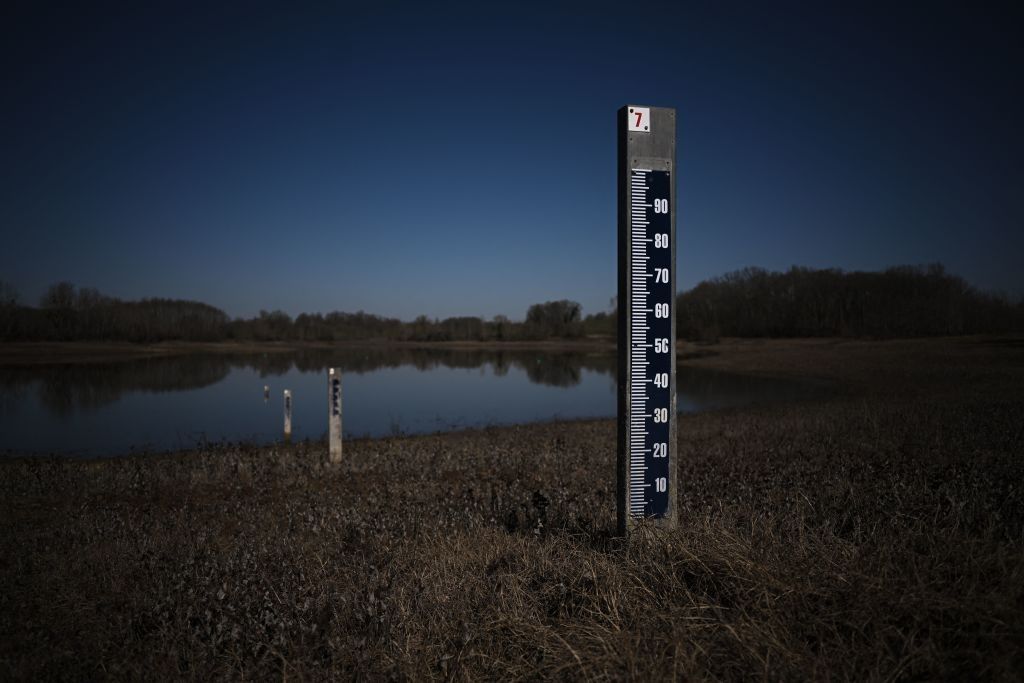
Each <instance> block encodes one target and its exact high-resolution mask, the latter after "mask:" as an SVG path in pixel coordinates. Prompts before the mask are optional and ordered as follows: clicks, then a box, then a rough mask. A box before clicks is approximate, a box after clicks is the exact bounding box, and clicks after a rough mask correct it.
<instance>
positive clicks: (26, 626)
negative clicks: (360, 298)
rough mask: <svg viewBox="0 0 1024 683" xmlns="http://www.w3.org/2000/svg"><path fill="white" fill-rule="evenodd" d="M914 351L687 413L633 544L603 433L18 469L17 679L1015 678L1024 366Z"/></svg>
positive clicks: (9, 644) (10, 589) (8, 635)
mask: <svg viewBox="0 0 1024 683" xmlns="http://www.w3.org/2000/svg"><path fill="white" fill-rule="evenodd" d="M914 344H917V346H916V347H915V346H913V344H912V345H911V346H910V347H906V346H901V345H898V344H897V345H896V346H895V347H890V348H888V349H886V348H885V346H884V345H878V346H876V347H874V350H873V351H872V349H871V347H870V346H865V347H859V346H858V347H855V348H852V350H849V351H848V352H846V356H845V357H839V359H838V361H836V357H835V356H830V357H828V356H827V357H828V358H830V364H828V365H821V364H820V363H819V365H817V366H815V365H814V363H815V362H816V361H815V360H814V358H815V354H823V353H824V351H822V350H821V349H817V350H812V351H805V352H804V355H805V356H807V357H808V360H806V361H805V363H804V367H805V369H806V370H807V371H808V372H810V373H811V374H818V375H821V376H831V377H841V378H843V381H844V387H845V389H844V390H843V391H841V392H839V393H838V394H837V395H836V396H835V398H833V399H831V400H827V401H821V402H815V403H803V404H787V405H776V406H770V407H762V408H755V409H746V410H732V411H720V412H714V413H706V414H701V415H697V416H687V417H684V418H683V421H682V423H681V427H682V428H681V430H680V434H681V436H680V457H679V463H678V466H679V468H680V471H679V481H680V484H681V487H682V491H681V500H680V505H681V514H680V519H681V526H680V528H679V529H678V530H677V531H675V532H673V533H670V534H664V535H661V536H654V535H653V534H638V535H637V536H635V537H634V538H633V539H631V540H630V541H629V542H628V543H627V542H624V541H623V540H622V539H616V538H614V537H613V536H612V535H611V534H610V529H612V528H613V527H614V500H615V495H614V493H615V492H614V477H613V473H614V443H615V438H614V436H615V434H614V424H613V423H612V422H610V421H602V422H577V423H562V424H544V425H531V426H523V427H511V428H502V429H487V430H480V431H471V432H463V433H458V434H450V435H438V436H426V437H415V438H402V439H381V440H366V441H357V442H352V443H350V444H347V445H346V457H347V464H346V466H344V467H342V468H336V469H331V468H327V467H324V466H323V465H322V464H321V463H322V461H323V458H324V455H325V454H324V450H325V449H324V447H323V446H322V445H320V444H298V445H295V446H290V447H270V448H253V447H247V446H224V447H222V448H219V449H212V450H207V451H203V452H195V453H186V454H180V455H177V456H160V457H154V458H150V459H116V460H108V461H93V462H80V461H60V460H25V461H20V462H7V463H4V464H2V465H0V472H2V474H0V678H4V679H38V678H51V679H83V678H84V679H89V678H98V677H113V678H147V679H149V678H175V679H178V678H195V679H206V678H211V677H225V678H267V677H281V678H285V677H287V678H303V679H326V678H339V677H343V678H349V677H361V678H413V679H435V678H436V679H446V680H476V679H502V680H506V679H536V678H570V679H581V680H605V679H614V680H621V679H627V678H634V679H668V678H701V679H705V678H707V679H749V678H769V679H790V680H793V679H796V680H807V679H855V680H891V679H935V678H944V679H965V678H970V679H1019V678H1020V677H1021V676H1024V533H1022V532H1024V492H1022V487H1024V464H1022V460H1021V454H1022V453H1024V396H1022V394H1021V391H1020V387H1021V386H1024V362H1022V360H1024V359H1022V353H1021V350H1020V349H1019V348H1018V347H1016V346H1014V345H1012V344H1011V345H1004V346H999V345H995V346H991V347H981V346H979V347H978V348H975V347H974V346H971V347H969V348H968V347H963V348H960V347H957V346H955V345H953V344H952V343H950V342H943V343H935V344H931V345H929V344H928V343H926V342H915V343H914ZM979 344H980V342H979ZM757 353H759V354H761V360H762V362H761V367H768V368H769V369H771V368H772V363H773V362H774V363H775V366H774V367H775V370H774V371H775V372H778V368H779V367H782V366H784V365H785V364H787V363H788V362H789V361H788V360H787V357H786V353H788V352H787V351H784V350H783V349H782V347H780V348H779V349H776V351H775V355H774V356H773V355H772V351H771V349H767V350H766V349H764V348H761V349H760V350H758V351H757ZM836 353H839V352H836ZM772 358H774V359H775V360H774V361H773V360H772ZM936 358H944V359H945V362H944V363H943V364H941V365H939V364H937V361H936ZM710 360H711V361H713V360H714V359H710ZM833 361H835V362H833ZM743 362H746V361H743ZM833 367H837V368H840V370H834V369H830V368H833ZM871 368H877V369H878V370H877V371H875V372H872V371H871Z"/></svg>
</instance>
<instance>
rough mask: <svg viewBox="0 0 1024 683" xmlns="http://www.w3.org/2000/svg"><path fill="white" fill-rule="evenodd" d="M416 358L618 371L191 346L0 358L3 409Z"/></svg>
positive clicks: (546, 379) (479, 357)
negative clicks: (28, 398) (30, 360)
mask: <svg viewBox="0 0 1024 683" xmlns="http://www.w3.org/2000/svg"><path fill="white" fill-rule="evenodd" d="M404 366H411V367H413V368H415V369H416V370H419V371H422V372H426V371H430V370H435V369H437V368H451V369H458V368H463V369H472V368H486V367H490V368H491V370H492V372H493V374H494V375H495V376H497V377H503V376H505V375H507V374H508V372H509V368H518V369H521V370H523V371H525V373H526V375H527V376H528V377H529V378H530V381H531V382H534V383H537V384H543V385H547V386H555V387H572V386H576V385H577V384H579V383H580V377H581V372H582V371H583V370H584V369H586V370H591V371H594V372H599V373H603V374H609V375H610V374H612V373H613V372H614V370H615V358H614V356H610V355H608V354H596V353H585V352H578V351H566V352H554V353H552V352H547V351H545V352H537V351H523V350H511V351H484V350H476V349H470V350H446V349H393V348H380V349H372V348H367V349H340V350H321V349H310V350H303V351H297V352H294V353H293V352H288V353H262V354H243V355H237V354H231V355H227V354H193V355H183V356H170V357H163V358H144V359H135V360H125V361H119V362H107V363H68V364H54V365H25V366H0V416H10V415H13V414H14V413H15V412H16V411H17V409H18V407H19V406H21V405H23V404H24V397H25V394H26V392H28V391H29V390H30V389H31V388H33V387H34V388H35V390H36V393H37V394H38V396H39V399H40V402H41V403H42V404H43V405H44V406H45V407H46V409H47V410H48V411H49V412H50V413H51V414H53V415H55V416H67V415H70V414H72V413H74V412H76V411H77V412H89V411H91V410H95V409H97V408H99V407H102V406H104V405H107V404H110V403H114V402H116V401H118V400H119V399H120V398H121V396H122V395H123V394H125V393H130V392H151V393H155V392H164V391H183V390H188V389H201V388H203V387H208V386H211V385H213V384H216V383H218V382H220V381H222V380H224V378H226V377H227V376H228V374H229V373H230V372H231V370H232V369H236V368H238V369H251V370H254V371H256V373H257V374H258V375H259V376H260V377H264V378H265V377H281V376H284V375H286V374H288V373H289V372H291V371H293V370H298V371H299V372H304V373H305V372H323V371H326V369H327V368H329V367H340V368H342V372H344V373H346V374H349V373H355V374H365V373H370V372H375V371H377V370H380V369H382V368H399V367H404Z"/></svg>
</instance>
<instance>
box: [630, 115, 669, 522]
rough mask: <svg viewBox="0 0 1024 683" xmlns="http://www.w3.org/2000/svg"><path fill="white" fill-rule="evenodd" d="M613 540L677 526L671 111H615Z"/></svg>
mask: <svg viewBox="0 0 1024 683" xmlns="http://www.w3.org/2000/svg"><path fill="white" fill-rule="evenodd" d="M618 157H619V158H618V163H619V167H618V189H619V299H618V309H619V311H618V313H619V319H618V325H619V330H618V332H619V334H618V337H619V339H618V350H619V442H618V473H617V475H618V477H617V478H618V522H619V533H620V534H626V533H628V532H629V531H630V530H631V529H632V528H633V527H634V526H635V525H636V524H637V523H638V522H640V521H642V520H649V523H652V524H654V525H656V526H658V527H674V526H675V524H676V353H675V348H676V326H675V319H676V286H675V282H676V277H675V272H676V248H675V245H676V184H675V177H674V174H675V172H676V111H675V109H670V108H666V107H640V106H633V105H630V106H626V107H623V108H622V109H620V110H619V112H618Z"/></svg>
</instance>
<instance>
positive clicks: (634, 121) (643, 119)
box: [628, 107, 651, 133]
mask: <svg viewBox="0 0 1024 683" xmlns="http://www.w3.org/2000/svg"><path fill="white" fill-rule="evenodd" d="M628 124H629V126H628V127H629V131H630V132H631V133H633V132H636V133H650V132H651V108H650V107H630V108H629V121H628Z"/></svg>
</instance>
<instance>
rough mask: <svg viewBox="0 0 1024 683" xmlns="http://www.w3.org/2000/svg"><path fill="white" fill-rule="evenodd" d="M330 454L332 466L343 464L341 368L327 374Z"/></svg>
mask: <svg viewBox="0 0 1024 683" xmlns="http://www.w3.org/2000/svg"><path fill="white" fill-rule="evenodd" d="M327 433H328V440H329V444H328V453H329V455H330V461H331V463H332V464H337V463H340V462H341V368H331V369H330V370H329V371H328V372H327Z"/></svg>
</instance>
